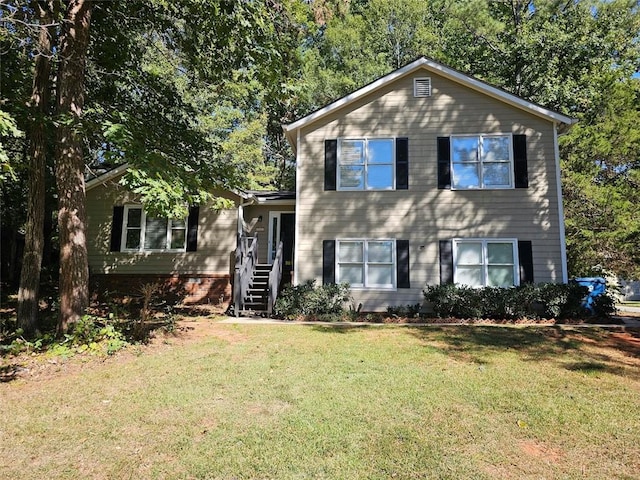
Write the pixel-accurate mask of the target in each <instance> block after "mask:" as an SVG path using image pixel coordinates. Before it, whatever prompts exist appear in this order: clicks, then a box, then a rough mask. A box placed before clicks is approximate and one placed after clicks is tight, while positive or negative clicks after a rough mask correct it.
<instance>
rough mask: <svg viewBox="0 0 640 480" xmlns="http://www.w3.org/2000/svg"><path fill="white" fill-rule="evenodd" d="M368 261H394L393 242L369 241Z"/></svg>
mask: <svg viewBox="0 0 640 480" xmlns="http://www.w3.org/2000/svg"><path fill="white" fill-rule="evenodd" d="M368 247H369V249H368V257H367V261H369V262H376V263H391V262H393V242H369V243H368Z"/></svg>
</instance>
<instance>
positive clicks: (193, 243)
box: [187, 207, 200, 252]
mask: <svg viewBox="0 0 640 480" xmlns="http://www.w3.org/2000/svg"><path fill="white" fill-rule="evenodd" d="M199 215H200V207H189V217H188V218H187V252H195V251H197V250H198V216H199Z"/></svg>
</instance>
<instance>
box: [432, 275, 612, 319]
mask: <svg viewBox="0 0 640 480" xmlns="http://www.w3.org/2000/svg"><path fill="white" fill-rule="evenodd" d="M587 293H588V290H587V288H586V287H583V286H581V285H579V284H578V283H577V282H569V283H568V284H561V283H540V284H538V285H522V286H519V287H513V288H498V287H484V288H472V287H468V286H465V285H454V284H444V285H427V287H426V288H425V289H424V298H425V300H426V301H427V302H428V303H429V304H430V305H431V307H432V309H433V312H434V313H435V315H436V316H438V317H444V318H448V317H454V318H461V319H465V318H473V319H480V318H492V319H498V320H501V319H509V320H518V319H525V318H527V319H537V318H556V319H581V318H584V317H586V316H589V315H590V314H589V312H588V310H586V308H585V307H584V306H583V301H584V299H585V297H586V296H587ZM596 305H597V306H595V313H596V315H597V316H599V317H606V316H609V315H611V314H612V313H614V311H615V308H614V306H613V298H612V297H611V296H610V295H608V294H606V293H605V294H603V295H601V296H599V297H598V300H597V301H596Z"/></svg>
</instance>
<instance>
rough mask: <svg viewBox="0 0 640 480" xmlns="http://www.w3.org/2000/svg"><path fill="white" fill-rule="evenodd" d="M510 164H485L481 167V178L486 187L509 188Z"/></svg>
mask: <svg viewBox="0 0 640 480" xmlns="http://www.w3.org/2000/svg"><path fill="white" fill-rule="evenodd" d="M510 170H511V164H510V163H485V164H483V165H482V176H483V181H484V184H485V185H487V186H509V185H510V184H511V180H510V178H509V171H510Z"/></svg>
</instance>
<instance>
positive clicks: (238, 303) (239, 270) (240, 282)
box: [233, 234, 258, 317]
mask: <svg viewBox="0 0 640 480" xmlns="http://www.w3.org/2000/svg"><path fill="white" fill-rule="evenodd" d="M235 263H236V264H235V268H234V275H233V303H234V306H235V308H234V310H235V314H236V317H239V316H240V311H241V310H244V309H245V308H244V307H245V302H244V301H245V298H247V292H248V290H249V287H250V286H251V284H252V283H253V274H254V271H255V268H256V264H257V263H258V237H247V236H246V235H240V234H238V247H237V248H236V262H235Z"/></svg>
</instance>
